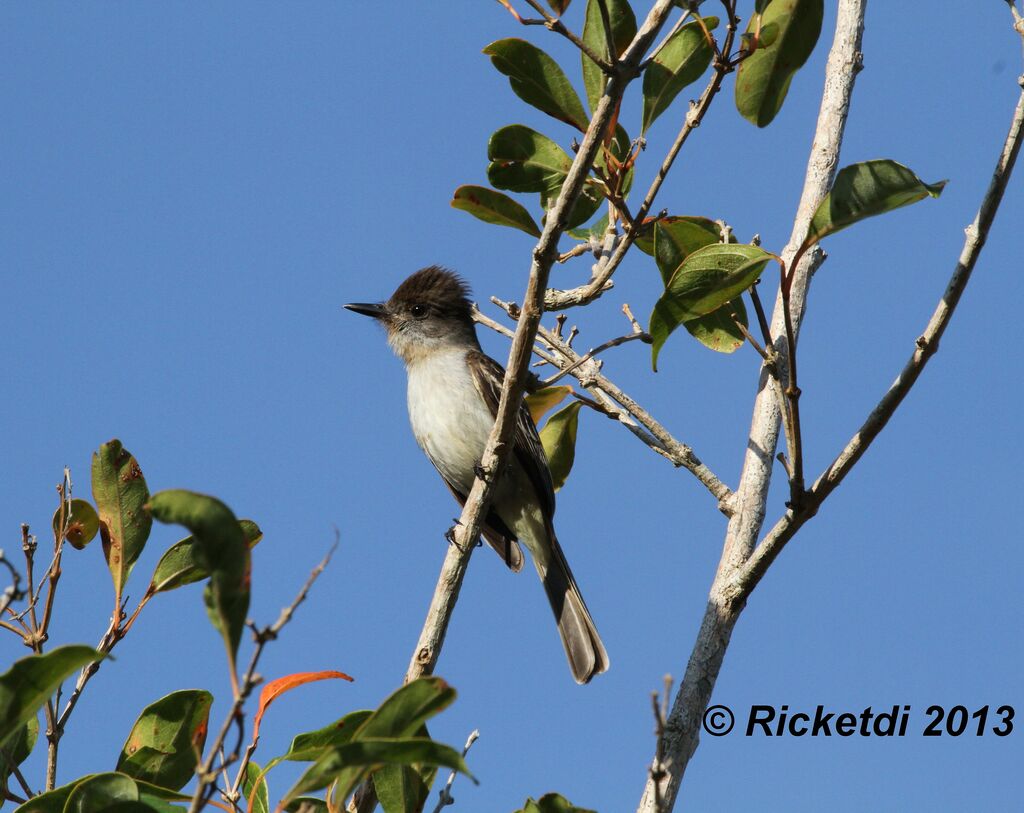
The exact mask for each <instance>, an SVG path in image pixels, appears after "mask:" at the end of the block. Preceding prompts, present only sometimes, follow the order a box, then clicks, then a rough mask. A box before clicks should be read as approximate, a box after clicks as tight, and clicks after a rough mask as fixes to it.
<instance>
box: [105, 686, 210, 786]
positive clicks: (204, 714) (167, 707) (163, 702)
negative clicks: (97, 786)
mask: <svg viewBox="0 0 1024 813" xmlns="http://www.w3.org/2000/svg"><path fill="white" fill-rule="evenodd" d="M212 703H213V695H211V694H210V693H209V692H205V691H201V690H199V689H185V690H182V691H177V692H172V693H171V694H169V695H166V696H165V697H162V698H160V699H159V700H157V701H156V702H155V703H152V704H150V705H149V706H147V707H146V708H145V709H143V711H142V714H140V715H139V718H138V720H136V722H135V725H134V726H133V727H132V731H131V733H130V734H129V735H128V739H127V741H126V742H125V744H124V747H123V748H122V749H121V756H120V757H119V758H118V761H117V770H118V771H120V772H121V773H125V774H128V775H129V776H131V777H133V778H135V779H141V780H143V781H145V782H151V783H153V784H154V785H159V786H161V787H164V788H169V789H171V790H180V789H181V788H183V787H184V786H185V785H186V784H187V783H188V781H189V780H190V779H191V778H192V775H193V774H194V773H195V768H196V750H197V749H198V750H199V752H202V749H203V746H204V744H205V743H206V729H207V723H208V721H209V717H210V705H211V704H212Z"/></svg>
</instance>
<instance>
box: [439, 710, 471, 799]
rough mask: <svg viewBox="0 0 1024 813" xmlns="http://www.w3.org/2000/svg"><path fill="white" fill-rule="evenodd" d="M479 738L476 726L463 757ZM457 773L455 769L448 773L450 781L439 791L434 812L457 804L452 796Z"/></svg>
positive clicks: (464, 748) (464, 747)
mask: <svg viewBox="0 0 1024 813" xmlns="http://www.w3.org/2000/svg"><path fill="white" fill-rule="evenodd" d="M479 738H480V732H479V731H477V730H476V729H475V728H474V729H473V730H472V731H471V732H470V733H469V737H468V738H467V739H466V744H465V745H464V746H462V757H463V759H465V757H466V754H468V753H469V749H470V748H472V747H473V743H474V742H476V741H477V740H478V739H479ZM455 774H456V772H455V771H452V772H451V773H450V774H448V781H447V782H445V783H444V787H443V788H441V790H440V792H439V793H438V796H440V798H439V799H438V800H437V807H435V808H434V813H441V811H442V810H443V809H444V808H445V807H446V806H447V805H453V804H455V798H454V797H453V796H452V785H453V784H454V782H455Z"/></svg>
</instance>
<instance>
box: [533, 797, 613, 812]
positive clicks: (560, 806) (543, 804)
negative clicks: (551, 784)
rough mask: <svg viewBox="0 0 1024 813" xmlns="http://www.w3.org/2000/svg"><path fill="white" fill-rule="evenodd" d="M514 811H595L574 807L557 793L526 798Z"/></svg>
mask: <svg viewBox="0 0 1024 813" xmlns="http://www.w3.org/2000/svg"><path fill="white" fill-rule="evenodd" d="M516 813H596V811H594V810H590V809H586V808H582V807H576V805H574V804H572V803H571V802H570V801H569V800H568V799H566V798H565V797H564V796H562V795H561V794H558V793H546V794H544V795H543V796H541V797H540V799H539V800H538V801H536V802H535V801H534V800H533V799H527V800H526V804H525V805H523V808H522V809H521V810H517V811H516Z"/></svg>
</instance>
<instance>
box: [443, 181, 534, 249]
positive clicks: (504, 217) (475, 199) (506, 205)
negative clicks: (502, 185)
mask: <svg viewBox="0 0 1024 813" xmlns="http://www.w3.org/2000/svg"><path fill="white" fill-rule="evenodd" d="M451 205H452V207H453V208H455V209H462V211H464V212H469V213H470V214H471V215H473V217H476V218H479V219H480V220H483V221H484V222H485V223H494V224H496V225H498V226H510V227H511V228H513V229H519V230H520V231H524V232H526V233H527V234H529V235H532V236H533V237H540V227H539V226H538V225H537V223H536V222H535V221H534V219H533V218H532V217H530V213H529V212H527V211H526V209H524V208H523V207H522V206H521V205H520V204H518V203H516V201H514V200H512V198H510V197H509V196H508V195H504V194H502V193H501V192H495V191H494V190H493V189H488V188H487V187H486V186H471V185H464V186H460V187H459V188H458V189H456V190H455V195H454V196H453V198H452V203H451Z"/></svg>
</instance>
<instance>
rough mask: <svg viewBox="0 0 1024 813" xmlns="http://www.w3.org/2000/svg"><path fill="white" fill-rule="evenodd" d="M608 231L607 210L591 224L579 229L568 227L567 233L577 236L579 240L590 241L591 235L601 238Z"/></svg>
mask: <svg viewBox="0 0 1024 813" xmlns="http://www.w3.org/2000/svg"><path fill="white" fill-rule="evenodd" d="M606 231H608V213H607V212H605V213H604V214H603V215H601V216H600V217H599V218H598V219H597V220H595V221H594V222H593V223H592V224H591V225H590V226H584V227H583V228H579V229H568V230H567V231H566V234H568V235H569V236H570V237H575V238H576V239H577V240H587V241H589V240H590V238H591V237H596V238H598V239H601V238H602V237H604V233H605V232H606Z"/></svg>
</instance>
